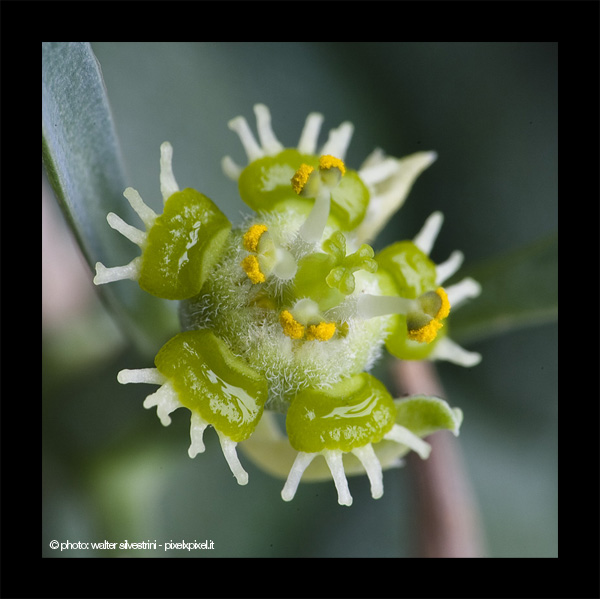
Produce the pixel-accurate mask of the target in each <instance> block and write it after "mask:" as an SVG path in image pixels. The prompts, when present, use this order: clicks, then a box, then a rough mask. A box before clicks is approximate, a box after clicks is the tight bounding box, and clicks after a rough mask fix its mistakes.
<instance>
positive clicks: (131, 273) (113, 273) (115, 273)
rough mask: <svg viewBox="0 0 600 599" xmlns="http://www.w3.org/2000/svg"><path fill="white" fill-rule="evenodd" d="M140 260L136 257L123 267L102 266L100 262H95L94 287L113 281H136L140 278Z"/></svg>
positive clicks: (139, 257)
mask: <svg viewBox="0 0 600 599" xmlns="http://www.w3.org/2000/svg"><path fill="white" fill-rule="evenodd" d="M141 265H142V258H141V256H138V257H137V258H134V259H133V260H132V261H131V262H130V263H129V264H125V266H111V267H108V266H104V264H102V262H96V276H95V277H94V285H104V284H106V283H114V282H115V281H123V280H125V279H131V280H132V281H137V280H138V279H139V278H140V269H141Z"/></svg>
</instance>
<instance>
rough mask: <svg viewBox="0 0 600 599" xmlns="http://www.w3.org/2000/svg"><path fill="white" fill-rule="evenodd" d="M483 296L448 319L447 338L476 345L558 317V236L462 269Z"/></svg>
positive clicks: (461, 273)
mask: <svg viewBox="0 0 600 599" xmlns="http://www.w3.org/2000/svg"><path fill="white" fill-rule="evenodd" d="M460 275H461V277H463V276H469V277H472V278H474V279H475V280H476V281H478V282H479V283H480V284H481V288H482V292H481V295H480V296H479V297H478V298H476V299H474V300H471V301H470V302H469V303H468V304H466V305H464V306H461V307H460V309H458V310H456V312H455V313H452V314H451V317H450V319H449V323H448V326H449V331H450V332H449V334H450V335H451V337H452V338H453V339H456V340H457V341H460V342H464V341H465V340H467V341H473V340H480V339H483V338H487V337H491V336H494V335H499V334H502V333H505V332H508V331H511V330H514V329H518V328H522V327H525V326H531V325H537V324H544V323H547V322H553V321H555V320H556V319H557V318H558V233H555V234H553V235H550V236H549V237H546V238H544V239H541V240H538V241H536V242H534V243H532V244H530V245H527V246H525V247H522V248H519V249H517V250H515V251H513V252H511V253H509V254H506V255H504V256H500V257H497V258H493V259H490V260H488V261H486V262H483V263H480V264H479V265H475V266H473V267H471V268H470V269H463V270H461V272H460Z"/></svg>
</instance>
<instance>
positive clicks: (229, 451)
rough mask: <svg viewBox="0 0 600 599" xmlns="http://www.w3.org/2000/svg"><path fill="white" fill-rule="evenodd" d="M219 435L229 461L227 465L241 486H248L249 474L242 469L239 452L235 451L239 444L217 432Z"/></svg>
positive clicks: (224, 453)
mask: <svg viewBox="0 0 600 599" xmlns="http://www.w3.org/2000/svg"><path fill="white" fill-rule="evenodd" d="M215 430H216V429H215ZM217 434H218V435H219V441H221V449H222V450H223V455H224V456H225V459H226V460H227V464H228V465H229V468H230V469H231V472H233V476H235V478H236V480H237V482H238V484H239V485H247V484H248V473H247V472H246V471H245V470H244V469H243V468H242V464H241V463H240V460H239V458H238V455H237V451H236V449H235V448H236V445H237V443H236V442H235V441H232V440H231V439H230V438H229V437H228V436H227V435H224V434H223V433H221V432H219V431H217Z"/></svg>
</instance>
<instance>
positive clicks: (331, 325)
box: [306, 322, 335, 341]
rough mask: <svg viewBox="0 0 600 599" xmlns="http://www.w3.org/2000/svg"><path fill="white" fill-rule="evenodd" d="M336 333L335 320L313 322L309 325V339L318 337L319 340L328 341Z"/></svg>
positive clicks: (307, 332) (307, 333)
mask: <svg viewBox="0 0 600 599" xmlns="http://www.w3.org/2000/svg"><path fill="white" fill-rule="evenodd" d="M334 333H335V322H320V323H319V324H311V325H309V326H308V327H307V330H306V338H307V339H308V341H313V340H314V339H317V340H318V341H328V340H329V339H331V338H332V337H333V334H334Z"/></svg>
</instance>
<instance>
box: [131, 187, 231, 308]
mask: <svg viewBox="0 0 600 599" xmlns="http://www.w3.org/2000/svg"><path fill="white" fill-rule="evenodd" d="M230 230H231V223H230V222H229V220H228V219H227V217H226V216H225V215H224V214H223V213H222V212H221V211H220V210H219V208H217V206H216V205H215V204H214V203H213V202H212V201H211V200H210V199H209V198H207V197H206V196H205V195H203V194H201V193H200V192H198V191H196V190H195V189H190V188H187V189H184V190H183V191H178V192H176V193H174V194H173V195H172V196H171V197H170V198H169V199H168V200H167V201H166V203H165V207H164V211H163V213H162V214H161V215H160V216H158V217H157V219H156V221H155V223H154V225H153V226H152V228H151V229H150V231H149V232H148V239H147V245H146V247H145V248H144V252H143V255H142V268H141V272H140V278H139V284H140V287H141V288H142V289H144V290H145V291H147V292H148V293H151V294H152V295H156V296H158V297H162V298H165V299H186V298H188V297H192V296H194V295H196V294H197V293H198V292H199V291H200V289H201V287H202V285H203V284H204V282H205V281H206V278H207V276H208V274H209V273H210V271H211V269H212V268H213V266H214V265H215V263H216V262H217V260H218V259H219V257H220V256H221V252H222V250H223V246H224V244H225V241H226V240H227V236H228V235H229V232H230Z"/></svg>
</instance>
